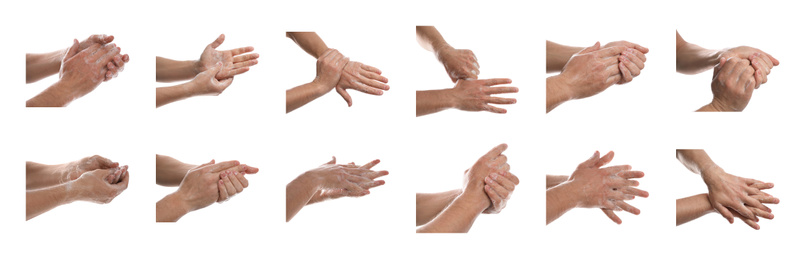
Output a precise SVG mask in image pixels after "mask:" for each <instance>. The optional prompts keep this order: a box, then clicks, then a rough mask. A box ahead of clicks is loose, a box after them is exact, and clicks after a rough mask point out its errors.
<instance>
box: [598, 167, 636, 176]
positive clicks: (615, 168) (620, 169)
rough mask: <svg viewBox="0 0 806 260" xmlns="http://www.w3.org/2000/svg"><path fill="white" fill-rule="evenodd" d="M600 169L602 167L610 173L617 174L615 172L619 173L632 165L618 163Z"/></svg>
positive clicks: (627, 169)
mask: <svg viewBox="0 0 806 260" xmlns="http://www.w3.org/2000/svg"><path fill="white" fill-rule="evenodd" d="M602 169H604V170H605V171H607V172H609V173H610V174H617V173H620V172H623V171H629V170H630V169H632V166H629V165H618V166H610V167H607V168H602Z"/></svg>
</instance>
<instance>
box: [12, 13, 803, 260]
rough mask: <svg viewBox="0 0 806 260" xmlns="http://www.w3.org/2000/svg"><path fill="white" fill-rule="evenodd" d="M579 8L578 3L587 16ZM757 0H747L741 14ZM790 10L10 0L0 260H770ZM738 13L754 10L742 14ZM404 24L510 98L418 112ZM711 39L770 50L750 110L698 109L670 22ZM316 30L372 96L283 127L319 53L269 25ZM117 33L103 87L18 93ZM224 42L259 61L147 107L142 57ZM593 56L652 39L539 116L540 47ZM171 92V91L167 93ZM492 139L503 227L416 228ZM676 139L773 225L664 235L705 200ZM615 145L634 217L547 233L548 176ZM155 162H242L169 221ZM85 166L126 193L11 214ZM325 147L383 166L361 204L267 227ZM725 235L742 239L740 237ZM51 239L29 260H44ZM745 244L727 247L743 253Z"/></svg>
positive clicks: (784, 119) (582, 216)
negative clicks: (764, 191)
mask: <svg viewBox="0 0 806 260" xmlns="http://www.w3.org/2000/svg"><path fill="white" fill-rule="evenodd" d="M594 3H595V4H594ZM751 4H752V5H751ZM797 9H798V8H796V6H791V5H777V4H766V6H759V3H756V2H749V1H747V2H737V1H731V2H727V1H722V3H717V4H703V3H702V2H701V1H691V2H685V1H675V3H674V4H652V5H650V4H648V3H646V2H629V1H613V2H606V3H598V2H592V1H591V2H574V3H562V4H560V3H551V2H528V3H527V2H523V1H495V2H492V1H446V2H435V1H407V2H405V3H381V2H376V1H338V2H330V1H294V2H282V3H279V2H258V1H227V2H213V1H193V2H189V1H180V2H161V3H160V4H159V5H158V6H155V5H148V4H143V3H141V2H126V1H116V2H108V1H98V2H91V1H82V2H70V3H62V2H57V1H42V2H35V1H32V2H25V3H21V4H18V5H16V6H10V7H8V9H6V12H7V13H6V15H5V16H2V17H1V18H0V19H2V20H3V24H5V25H6V26H4V29H5V31H6V33H7V34H6V35H7V39H8V38H11V40H6V41H3V43H2V45H3V46H4V47H6V49H8V50H12V51H8V52H2V53H0V58H2V59H3V60H6V61H9V62H6V63H4V65H2V66H3V70H2V71H4V72H5V73H6V74H7V75H9V76H10V77H8V78H10V79H11V82H10V83H9V84H8V85H9V86H8V89H10V91H7V94H6V95H2V96H0V109H2V111H4V112H2V113H0V117H2V118H3V121H4V122H6V123H5V124H4V125H5V127H4V130H3V131H4V133H5V135H4V136H3V138H2V139H0V140H2V144H3V145H2V147H4V149H2V153H3V155H4V156H2V158H4V159H3V160H2V163H3V164H4V165H7V166H8V167H9V168H10V169H11V170H10V174H9V175H8V181H7V183H9V184H8V185H7V189H3V190H2V194H3V196H4V197H6V198H8V199H7V200H6V201H7V205H8V206H7V207H6V210H4V211H3V213H2V214H0V223H3V224H0V225H2V227H0V230H2V232H1V233H2V235H0V239H1V240H2V241H1V242H0V248H2V249H4V251H6V252H8V253H7V254H8V255H10V256H28V257H33V258H44V257H63V256H70V257H73V256H90V257H92V258H99V257H109V256H115V257H122V258H142V257H143V256H151V255H155V254H156V255H159V256H161V257H162V258H169V257H193V256H197V257H202V258H205V259H210V258H225V257H226V258H232V257H251V258H255V257H261V258H298V257H300V256H302V257H306V258H307V257H315V256H322V257H335V258H337V259H345V258H368V257H373V256H384V257H388V256H395V257H398V256H399V257H413V256H430V257H429V258H437V257H463V256H471V257H474V258H480V257H516V258H530V259H533V258H555V257H568V256H573V257H574V258H577V256H578V257H579V258H582V257H597V258H610V259H615V258H623V257H624V256H625V254H627V255H629V256H639V257H643V256H646V257H652V258H658V257H664V258H665V257H675V256H691V255H695V256H702V257H708V256H748V257H750V256H783V255H786V254H791V253H793V252H794V248H793V247H792V246H793V244H794V243H795V240H794V239H791V237H790V236H787V235H788V234H797V232H800V231H802V230H803V226H802V225H801V224H799V222H798V221H797V218H796V217H797V216H798V215H800V214H801V213H802V212H800V211H798V208H797V205H800V204H802V203H803V201H802V198H799V197H797V195H796V193H795V192H796V191H797V190H796V189H797V188H796V187H797V186H795V184H796V183H799V182H802V181H803V177H801V176H802V173H800V172H798V170H797V169H798V167H797V166H798V165H799V162H800V161H802V159H801V158H802V157H803V154H804V153H803V151H801V150H800V149H798V148H799V147H802V145H803V141H802V140H801V139H800V138H799V137H800V135H799V133H800V132H802V130H803V129H802V127H801V126H800V124H799V123H797V122H795V120H791V119H790V118H792V116H794V115H798V113H799V111H800V110H801V109H799V108H798V100H797V99H798V98H799V97H800V96H802V93H801V92H802V91H804V90H802V88H800V87H802V86H798V85H796V83H795V82H799V81H797V80H796V78H795V77H798V76H799V75H800V73H799V72H800V71H801V70H802V68H803V67H802V66H801V65H799V64H796V61H797V60H799V58H802V57H801V56H802V55H803V54H800V53H799V52H796V51H791V50H797V49H799V48H798V47H799V45H798V44H799V42H798V39H800V38H802V37H799V35H798V32H793V31H790V30H792V29H795V28H798V26H799V25H802V24H803V21H802V20H798V19H796V18H797V15H796V11H795V10H797ZM751 14H752V15H751ZM415 25H436V26H437V29H438V30H440V32H441V33H442V34H443V36H444V37H445V39H446V40H447V41H448V42H449V43H450V44H452V45H453V46H454V47H456V48H466V49H471V50H473V51H474V52H475V54H476V56H477V57H478V59H479V63H480V65H481V75H480V77H481V78H492V77H509V78H511V79H512V80H513V83H512V85H513V86H517V87H519V88H520V93H518V94H510V95H507V96H511V97H515V98H517V99H518V103H517V104H515V105H508V106H504V107H505V108H506V109H508V110H509V113H508V114H506V115H494V114H490V113H470V112H461V111H443V112H440V113H437V114H432V115H428V116H424V117H420V118H415V116H414V109H415V107H414V102H415V91H416V90H426V89H442V88H449V87H452V86H453V83H452V82H450V79H449V78H448V76H447V74H446V73H445V71H444V69H443V68H442V66H441V64H439V63H438V62H437V61H436V59H435V58H434V56H433V54H431V53H430V52H427V51H425V50H423V49H422V48H421V47H420V46H419V45H418V44H417V42H416V40H415V31H414V26H415ZM676 29H679V30H680V33H681V34H682V36H683V37H684V38H685V39H686V40H688V41H690V42H693V43H696V44H699V45H701V46H704V47H707V48H724V47H732V46H737V45H748V46H754V47H757V48H760V49H762V50H764V51H767V52H768V53H770V54H772V55H774V56H775V57H777V58H778V59H779V60H781V66H778V67H776V68H775V69H773V73H772V74H771V75H770V81H769V82H768V83H767V84H765V85H763V86H762V88H761V89H759V90H758V92H757V93H756V94H755V95H754V97H753V99H752V100H751V102H750V105H749V106H748V107H747V109H746V110H745V112H743V113H736V114H724V113H723V114H695V113H692V112H689V111H693V110H695V109H697V108H699V107H700V106H702V105H704V104H705V103H707V102H708V101H709V100H710V98H711V94H710V85H709V84H710V80H709V78H710V76H711V75H710V74H711V73H710V72H704V73H702V74H699V75H695V76H689V75H682V74H678V73H676V72H675V71H674V55H675V51H674V40H673V39H674V38H673V36H672V34H673V32H674V31H675V30H676ZM289 30H292V31H316V32H317V33H318V34H319V35H320V36H321V37H322V39H323V40H324V41H325V42H326V43H327V44H328V46H329V47H331V48H337V49H339V50H340V51H341V52H342V53H344V54H345V55H347V56H349V57H350V58H351V59H352V60H355V61H360V62H363V63H365V64H368V65H371V66H375V67H377V68H379V69H381V70H382V71H383V75H384V76H386V77H388V78H389V80H390V82H389V85H390V86H391V90H390V91H387V92H385V93H384V95H383V96H380V97H377V96H369V95H365V94H362V93H358V92H354V91H352V92H350V93H351V94H352V96H353V107H352V108H348V107H347V106H346V104H345V103H344V101H343V100H342V99H341V97H340V96H338V95H337V94H336V93H328V94H327V95H325V96H323V97H320V98H319V99H317V100H315V101H313V102H311V103H309V104H308V105H306V106H304V107H302V108H300V109H298V110H296V111H294V112H292V113H290V114H288V115H286V114H285V113H284V111H285V110H284V107H283V104H284V97H285V95H284V93H283V91H284V90H286V89H288V88H291V87H293V86H297V85H300V84H304V83H307V82H310V81H311V80H312V79H313V77H314V75H315V60H314V58H312V57H310V56H309V55H308V54H307V53H305V52H304V51H302V50H301V49H300V48H299V47H297V46H296V44H294V43H293V41H291V40H289V39H287V38H285V35H284V33H285V31H289ZM94 33H107V34H113V35H115V37H116V39H115V42H116V43H117V44H118V46H120V47H121V48H122V49H123V52H124V53H128V54H129V55H130V56H131V62H130V63H129V64H128V65H127V67H126V70H125V71H124V72H122V73H121V74H120V76H119V77H118V78H116V79H114V80H112V81H110V82H107V83H104V84H102V85H101V86H100V87H99V88H98V89H97V90H95V91H93V92H92V93H90V94H89V95H87V96H85V97H83V98H81V99H79V100H77V101H75V102H73V104H71V105H70V106H69V107H68V108H63V109H40V108H37V109H26V108H24V102H25V100H26V99H28V98H30V97H32V96H33V95H35V94H36V93H38V92H39V91H41V90H42V89H44V88H46V87H47V86H48V85H49V84H52V83H53V82H55V81H56V77H50V78H46V79H43V80H41V81H40V82H37V83H35V84H27V85H26V84H25V81H24V74H25V71H24V55H25V53H26V52H48V51H53V50H56V49H59V48H66V47H68V46H69V44H70V41H71V40H72V39H73V38H78V39H79V40H82V39H84V38H86V37H87V36H88V35H90V34H94ZM220 33H225V34H226V40H225V42H224V44H223V45H222V46H221V47H219V48H220V49H222V50H223V49H232V48H237V47H243V46H254V47H255V49H256V50H255V52H257V53H260V54H261V57H260V59H259V61H260V63H259V64H258V65H257V66H255V67H253V69H252V70H251V71H250V72H248V73H246V74H243V75H240V76H238V77H236V79H235V82H234V83H233V85H232V86H231V87H230V88H229V89H227V90H226V91H225V92H224V93H223V94H221V95H220V96H218V97H196V98H191V99H188V100H183V101H180V102H176V103H173V104H169V105H166V106H164V107H162V108H160V109H155V108H154V88H156V87H158V86H166V85H170V84H158V83H155V82H154V72H153V71H154V67H153V64H154V63H153V62H154V57H155V56H157V55H159V56H163V57H166V58H171V59H176V60H187V59H196V58H198V56H199V55H200V54H201V51H202V50H203V49H204V47H205V46H206V45H207V44H209V43H210V42H212V41H213V40H214V39H215V38H216V37H217V36H218V34H220ZM546 39H548V40H552V41H554V42H557V43H561V44H567V45H574V46H589V45H592V44H593V43H594V42H595V41H601V42H602V43H603V44H604V43H607V42H610V41H615V40H628V41H633V42H636V43H639V44H642V45H643V46H646V47H648V48H649V49H650V52H649V54H648V55H647V58H648V61H647V67H646V68H645V69H644V70H643V71H642V74H641V75H640V76H639V77H638V78H636V79H635V80H634V81H633V82H632V83H630V84H626V85H621V86H614V87H612V88H611V89H608V90H607V91H605V92H603V93H601V94H600V95H596V96H594V97H591V98H588V99H584V100H578V101H571V102H568V103H566V104H563V105H561V106H560V107H558V108H557V109H555V110H554V111H552V112H551V113H550V114H544V112H545V110H544V107H545V103H544V102H545V94H544V93H545V92H544V84H545V83H544V78H545V77H546V76H547V75H546V74H545V73H544V71H545V66H544V63H543V61H544V60H545V53H544V50H545V42H544V41H545V40H546ZM179 83H180V82H176V83H174V84H179ZM504 142H505V143H508V144H509V145H510V149H509V150H507V152H505V154H506V155H507V156H508V157H509V159H510V160H509V162H510V164H511V165H512V172H513V173H514V174H516V175H518V176H519V177H520V179H521V185H519V186H518V187H517V189H516V192H515V194H514V195H513V198H512V199H511V200H510V202H509V205H508V207H507V209H506V210H504V212H502V213H501V214H499V215H492V216H491V215H482V216H480V217H479V218H478V219H477V221H476V224H475V225H474V226H473V228H472V230H471V233H470V234H467V235H462V234H458V235H457V234H438V235H418V234H415V233H414V229H415V227H414V212H415V205H414V204H415V203H414V193H415V192H438V191H444V190H449V189H456V188H459V187H460V185H461V178H462V172H463V171H464V170H465V169H467V168H468V167H470V166H471V165H472V164H473V162H474V161H475V160H476V159H478V157H480V156H481V155H483V154H484V153H486V152H487V151H488V150H489V149H491V148H492V147H494V146H495V145H497V144H499V143H504ZM676 148H704V149H706V151H708V152H709V154H710V155H711V156H712V158H713V159H714V161H715V162H717V163H718V164H720V165H721V166H722V167H723V168H725V169H726V170H727V171H728V172H731V173H733V174H736V175H738V176H743V177H750V178H756V179H761V180H764V181H770V182H774V183H776V188H774V189H773V190H771V191H770V193H772V194H773V195H776V196H778V197H779V198H781V201H782V202H781V204H780V205H776V206H772V208H773V213H774V214H776V218H775V220H772V221H762V222H761V223H760V224H761V226H762V229H761V230H760V231H754V230H752V229H750V228H749V227H746V226H743V225H744V224H743V223H736V224H734V225H728V224H726V223H725V220H724V219H722V218H721V217H720V216H718V215H716V214H710V215H707V216H705V217H702V218H701V219H698V220H695V221H693V222H691V223H688V224H686V225H683V226H680V227H675V226H674V200H675V199H677V198H682V197H686V196H691V195H695V194H699V193H704V192H707V189H706V188H705V186H704V185H703V184H702V182H701V180H700V179H699V177H698V176H697V175H694V174H693V173H690V172H688V171H687V170H686V169H685V167H683V166H682V165H681V164H680V163H679V162H677V160H676V159H675V158H674V150H675V149H676ZM595 150H599V151H601V152H603V153H605V152H607V151H609V150H613V151H615V152H616V156H615V159H614V161H613V163H612V164H614V165H616V164H630V165H632V166H633V168H634V169H636V170H642V171H644V172H645V173H646V177H645V178H643V179H642V180H641V187H642V188H644V189H645V190H647V191H649V193H650V197H649V198H647V199H636V200H635V201H634V203H633V205H635V206H636V207H638V208H640V209H641V210H642V213H641V215H639V216H632V215H630V214H629V213H620V214H619V215H620V216H621V218H622V219H623V220H624V223H623V224H622V225H616V224H614V223H612V222H610V220H609V219H608V218H607V217H606V216H604V214H602V213H601V212H600V211H599V210H595V209H574V210H572V211H570V212H569V213H567V214H566V215H564V216H563V217H562V218H560V219H558V220H557V221H555V222H554V223H552V224H551V225H549V226H545V225H544V223H545V217H544V216H545V202H544V201H545V195H544V194H545V193H544V189H545V183H544V180H545V179H544V176H545V174H570V173H571V172H573V170H574V169H575V167H576V165H577V164H579V163H580V162H582V161H583V160H585V159H587V158H588V157H590V155H591V154H592V153H593V152H594V151H595ZM155 153H160V154H165V155H170V156H174V157H175V158H177V159H179V160H182V161H184V162H188V163H204V162H207V161H209V160H210V159H216V160H219V161H224V160H231V159H237V160H240V161H241V162H243V163H246V164H250V165H253V166H256V167H259V168H260V169H261V170H260V172H259V173H258V174H257V175H253V176H249V180H250V187H249V188H247V189H246V190H245V191H244V192H243V193H242V194H239V195H238V196H236V197H235V198H233V199H232V200H230V201H229V202H227V203H224V204H214V205H212V206H210V207H208V208H205V209H202V210H199V211H197V212H192V213H190V214H188V215H187V216H185V217H184V218H183V219H182V220H180V222H179V223H177V224H156V223H154V203H155V202H156V201H157V200H159V199H160V198H162V197H163V196H165V195H166V194H168V193H170V192H172V191H173V190H175V188H164V187H160V186H157V185H156V184H155V181H154V171H153V169H154V161H153V158H154V157H153V156H154V154H155ZM92 154H100V155H103V156H106V157H109V158H111V159H113V160H116V161H119V162H121V164H128V165H130V173H131V183H130V185H129V189H128V190H126V191H125V192H123V193H122V194H121V195H120V196H119V197H118V198H116V199H115V200H114V201H113V202H112V203H110V204H108V205H96V204H90V203H84V202H76V203H73V204H70V205H66V206H62V207H59V208H57V209H55V210H52V211H50V212H47V213H45V214H43V215H41V216H39V217H37V218H34V219H33V220H31V221H27V222H26V221H25V218H24V214H23V212H24V207H25V205H24V204H25V203H24V201H25V197H24V195H23V188H22V187H23V185H22V183H23V182H24V174H23V173H24V166H23V165H24V164H23V162H24V161H26V160H31V161H36V162H41V163H63V162H68V161H72V160H76V159H79V158H82V157H84V156H89V155H92ZM334 155H335V156H336V157H337V159H338V160H339V162H345V163H346V162H351V161H354V162H356V163H359V164H360V163H365V162H368V161H370V160H372V159H376V158H378V159H381V163H380V164H379V165H378V166H376V168H377V169H386V170H389V171H390V175H389V176H386V177H383V178H382V179H384V180H386V181H387V184H386V185H384V186H381V187H378V188H375V189H373V190H372V193H371V194H370V195H368V196H366V197H363V198H359V199H352V198H345V199H340V200H336V201H328V202H325V203H321V204H318V205H312V206H308V207H305V208H303V209H302V211H300V213H299V214H298V215H297V216H296V217H295V218H294V219H293V220H292V221H291V222H290V223H285V221H284V213H285V208H284V202H283V199H284V191H285V185H286V184H287V183H288V182H289V181H291V180H293V178H295V177H296V176H297V175H298V174H300V173H302V172H304V171H306V170H308V169H311V168H313V167H316V166H317V165H319V164H321V163H324V162H326V161H328V160H329V159H330V156H334ZM737 245H738V247H737ZM43 248H44V249H46V250H43ZM740 254H741V255H740Z"/></svg>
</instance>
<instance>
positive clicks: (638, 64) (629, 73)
mask: <svg viewBox="0 0 806 260" xmlns="http://www.w3.org/2000/svg"><path fill="white" fill-rule="evenodd" d="M616 46H622V47H627V49H625V50H624V51H622V52H621V55H620V56H619V57H618V59H619V71H620V72H621V80H619V82H617V83H616V84H619V85H621V84H626V83H629V82H630V81H632V80H633V78H635V77H637V76H638V75H640V74H641V70H642V69H644V63H645V62H646V55H645V54H647V53H648V52H649V49H648V48H646V47H644V46H641V45H638V44H635V43H631V42H628V41H617V42H611V43H608V44H605V46H603V47H602V48H610V47H616Z"/></svg>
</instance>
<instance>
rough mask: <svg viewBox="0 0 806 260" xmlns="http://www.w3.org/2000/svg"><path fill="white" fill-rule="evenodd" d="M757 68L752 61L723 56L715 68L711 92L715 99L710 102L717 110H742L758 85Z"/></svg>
mask: <svg viewBox="0 0 806 260" xmlns="http://www.w3.org/2000/svg"><path fill="white" fill-rule="evenodd" d="M754 73H755V70H754V69H753V67H751V66H750V61H749V60H746V59H740V58H731V59H730V60H725V58H721V59H720V60H719V65H717V66H716V67H715V68H714V78H713V81H711V92H713V93H714V99H713V100H712V101H711V104H709V105H710V106H711V107H712V108H713V109H714V110H716V111H742V110H744V108H745V107H747V103H749V102H750V97H752V96H753V90H754V88H755V86H756V80H755V78H754V76H753V75H754Z"/></svg>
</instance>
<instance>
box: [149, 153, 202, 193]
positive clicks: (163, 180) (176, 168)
mask: <svg viewBox="0 0 806 260" xmlns="http://www.w3.org/2000/svg"><path fill="white" fill-rule="evenodd" d="M155 162H156V163H155V164H156V173H157V184H159V185H162V186H179V184H181V183H182V179H184V178H185V175H186V174H187V173H188V171H190V169H193V168H195V167H196V166H197V165H193V164H187V163H183V162H180V161H179V160H177V159H174V158H172V157H170V156H165V155H159V154H157V158H156V161H155Z"/></svg>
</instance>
